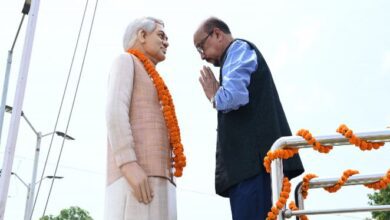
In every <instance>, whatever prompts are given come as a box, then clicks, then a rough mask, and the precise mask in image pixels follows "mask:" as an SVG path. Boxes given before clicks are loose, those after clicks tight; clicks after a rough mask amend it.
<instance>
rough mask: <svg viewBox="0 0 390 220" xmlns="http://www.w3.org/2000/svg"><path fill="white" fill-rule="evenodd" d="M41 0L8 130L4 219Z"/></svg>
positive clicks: (34, 7) (31, 21)
mask: <svg viewBox="0 0 390 220" xmlns="http://www.w3.org/2000/svg"><path fill="white" fill-rule="evenodd" d="M39 1H40V0H32V2H31V10H30V12H29V18H28V24H27V32H26V38H25V41H24V47H23V54H22V59H21V62H20V71H19V76H18V82H17V85H16V91H15V97H14V104H13V108H12V116H11V123H10V126H9V131H8V138H7V144H6V147H5V152H4V160H3V168H2V172H1V177H0V220H3V219H4V213H5V206H6V203H7V197H8V189H9V183H10V178H11V171H12V164H13V160H14V155H15V146H16V139H17V136H18V130H19V122H20V117H21V113H22V106H23V99H24V92H25V89H26V83H27V76H28V69H29V66H30V58H31V51H32V46H33V41H34V34H35V26H36V23H37V17H38V11H39Z"/></svg>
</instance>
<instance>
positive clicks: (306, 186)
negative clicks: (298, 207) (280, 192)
mask: <svg viewBox="0 0 390 220" xmlns="http://www.w3.org/2000/svg"><path fill="white" fill-rule="evenodd" d="M316 177H318V176H317V175H315V174H313V173H309V174H306V175H305V176H304V177H303V181H302V186H301V194H302V196H303V198H304V199H306V197H307V195H308V194H309V193H308V192H309V185H310V184H309V182H310V180H311V179H313V178H316Z"/></svg>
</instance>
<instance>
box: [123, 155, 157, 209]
mask: <svg viewBox="0 0 390 220" xmlns="http://www.w3.org/2000/svg"><path fill="white" fill-rule="evenodd" d="M121 171H122V173H123V176H124V177H125V178H126V180H127V182H128V183H129V184H130V186H131V188H133V193H134V195H135V197H136V198H137V200H138V201H139V202H142V203H145V204H148V203H150V202H151V201H152V199H153V196H154V195H153V190H152V188H151V187H150V185H149V180H148V176H147V175H146V173H145V171H144V170H143V169H142V168H141V167H140V166H139V165H138V163H137V162H131V163H127V164H124V165H123V166H121Z"/></svg>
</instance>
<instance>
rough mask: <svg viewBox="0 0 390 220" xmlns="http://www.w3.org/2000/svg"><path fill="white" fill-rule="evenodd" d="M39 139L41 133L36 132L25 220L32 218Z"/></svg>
mask: <svg viewBox="0 0 390 220" xmlns="http://www.w3.org/2000/svg"><path fill="white" fill-rule="evenodd" d="M41 140H42V133H41V132H38V134H37V145H36V147H35V157H34V166H33V173H32V178H31V183H30V185H29V186H30V189H29V192H28V193H29V195H28V200H27V206H26V210H25V213H24V219H25V220H30V219H31V218H32V216H31V215H32V213H31V211H32V207H33V202H34V198H35V195H34V194H35V183H36V181H37V170H38V160H39V153H40V150H41Z"/></svg>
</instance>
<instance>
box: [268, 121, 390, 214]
mask: <svg viewBox="0 0 390 220" xmlns="http://www.w3.org/2000/svg"><path fill="white" fill-rule="evenodd" d="M337 132H339V133H341V134H342V135H344V136H345V137H346V138H348V139H349V142H350V143H351V144H354V145H356V146H358V147H359V148H360V149H361V150H372V149H378V148H379V147H381V146H383V145H384V142H368V141H365V140H362V139H360V138H358V137H357V136H356V135H354V134H353V132H352V130H350V129H349V128H348V127H347V126H346V125H344V124H342V125H340V126H339V128H338V129H337ZM297 135H299V136H302V137H303V138H304V139H305V140H306V141H307V143H308V144H309V145H313V149H314V150H317V151H319V152H320V153H328V152H329V151H330V150H332V149H333V146H323V145H321V144H320V143H319V142H318V141H317V140H316V139H315V138H314V137H313V136H312V135H311V133H310V132H309V131H308V130H305V129H300V130H299V131H298V132H297ZM297 153H298V148H286V149H277V150H275V151H268V153H267V156H265V157H264V161H263V165H264V167H265V169H266V171H267V172H268V173H270V172H271V163H272V161H273V160H275V159H277V158H280V159H288V158H291V157H293V156H294V155H295V154H297ZM358 173H359V171H357V170H346V171H344V172H343V175H342V176H341V178H340V179H339V180H338V182H337V183H336V184H334V185H333V186H329V187H323V188H324V189H325V190H326V191H328V192H330V193H334V192H337V191H338V190H339V189H340V188H341V187H342V186H343V185H344V184H345V183H346V181H347V180H348V178H349V177H350V176H352V175H355V174H358ZM316 177H318V176H317V175H315V174H307V175H305V176H304V178H303V182H302V186H301V193H302V196H303V198H304V199H306V198H307V195H308V190H309V185H310V183H309V182H310V180H311V179H313V178H316ZM389 184H390V170H388V171H387V174H386V175H384V176H383V177H382V179H381V180H379V181H376V182H374V183H369V184H364V186H366V187H368V188H373V189H377V190H379V189H384V188H386V187H387V186H388V185H389ZM290 187H291V184H290V182H289V180H288V178H286V177H285V178H284V179H283V187H282V192H281V193H280V196H279V200H278V201H277V203H276V205H275V206H273V207H272V208H271V211H270V212H268V217H267V220H276V219H277V216H278V214H279V212H280V210H281V209H282V208H283V206H284V205H285V204H286V201H287V199H288V197H289V194H290V191H291V189H290ZM289 208H290V209H291V210H298V207H296V205H295V203H294V202H292V203H290V205H289ZM300 218H301V220H308V218H307V217H306V216H305V215H302V216H300Z"/></svg>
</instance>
